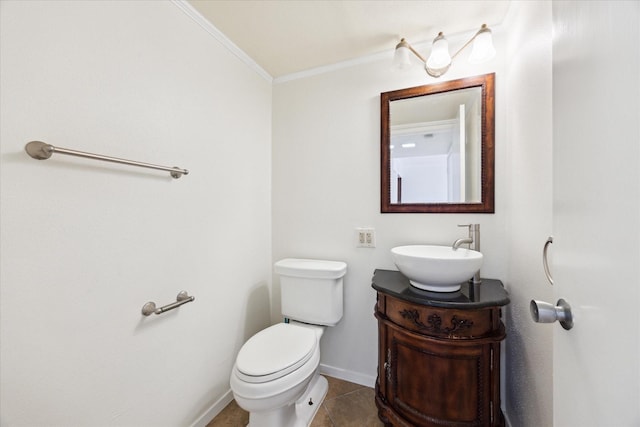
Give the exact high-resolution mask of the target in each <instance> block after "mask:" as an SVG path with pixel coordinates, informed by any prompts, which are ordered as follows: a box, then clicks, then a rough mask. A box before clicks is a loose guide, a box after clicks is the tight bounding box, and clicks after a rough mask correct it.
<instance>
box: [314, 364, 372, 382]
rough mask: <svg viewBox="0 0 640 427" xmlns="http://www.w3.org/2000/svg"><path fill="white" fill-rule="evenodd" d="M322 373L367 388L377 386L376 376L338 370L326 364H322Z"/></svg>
mask: <svg viewBox="0 0 640 427" xmlns="http://www.w3.org/2000/svg"><path fill="white" fill-rule="evenodd" d="M320 373H321V374H326V375H329V376H330V377H334V378H338V379H340V380H345V381H349V382H352V383H356V384H360V385H363V386H365V387H371V388H373V387H374V386H375V384H376V377H375V375H367V374H363V373H361V372H353V371H347V370H346V369H342V368H336V367H333V366H328V365H324V364H320Z"/></svg>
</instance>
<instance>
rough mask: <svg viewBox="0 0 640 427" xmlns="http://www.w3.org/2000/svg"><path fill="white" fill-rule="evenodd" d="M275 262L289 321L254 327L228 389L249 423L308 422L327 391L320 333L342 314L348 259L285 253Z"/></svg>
mask: <svg viewBox="0 0 640 427" xmlns="http://www.w3.org/2000/svg"><path fill="white" fill-rule="evenodd" d="M274 267H275V272H276V273H278V274H279V275H280V289H281V301H282V315H283V316H284V317H285V319H287V320H288V321H289V322H288V323H279V324H277V325H273V326H270V327H268V328H267V329H264V330H262V331H260V332H258V333H257V334H255V335H254V336H253V337H251V338H249V340H248V341H247V342H246V343H245V344H244V345H243V346H242V348H241V349H240V352H239V353H238V357H237V358H236V363H235V365H234V366H233V371H232V372H231V390H232V391H233V396H234V398H235V400H236V403H237V404H238V405H239V406H240V407H241V408H243V409H244V410H246V411H248V412H249V426H251V427H307V426H309V424H310V423H311V420H312V419H313V416H314V415H315V414H316V411H317V410H318V408H319V407H320V404H321V403H322V400H323V399H324V396H325V395H326V394H327V388H328V384H327V380H326V378H324V377H322V376H320V375H319V374H318V366H319V364H320V338H321V337H322V334H323V332H324V328H325V327H327V326H334V325H336V324H337V323H338V322H339V321H340V319H341V318H342V307H343V304H342V302H343V296H342V280H343V277H344V275H345V273H346V272H347V264H345V263H344V262H339V261H322V260H311V259H293V258H287V259H283V260H281V261H278V262H277V263H275V266H274ZM287 320H285V321H287Z"/></svg>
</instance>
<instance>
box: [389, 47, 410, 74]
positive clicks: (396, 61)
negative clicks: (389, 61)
mask: <svg viewBox="0 0 640 427" xmlns="http://www.w3.org/2000/svg"><path fill="white" fill-rule="evenodd" d="M404 44H406V43H403V42H400V43H398V45H397V46H396V52H395V54H394V55H393V68H397V69H399V70H402V69H405V68H408V67H410V66H411V51H410V50H409V48H408V47H406V46H405V45H404Z"/></svg>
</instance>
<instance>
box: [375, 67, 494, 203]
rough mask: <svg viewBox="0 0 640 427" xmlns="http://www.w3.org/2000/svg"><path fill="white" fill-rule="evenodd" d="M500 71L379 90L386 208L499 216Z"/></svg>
mask: <svg viewBox="0 0 640 427" xmlns="http://www.w3.org/2000/svg"><path fill="white" fill-rule="evenodd" d="M494 79H495V74H485V75H482V76H475V77H468V78H463V79H458V80H452V81H448V82H443V83H436V84H430V85H425V86H418V87H413V88H408V89H400V90H396V91H392V92H384V93H382V94H381V95H380V160H381V162H380V180H381V186H380V200H381V207H380V211H381V212H382V213H493V212H494V210H495V207H494V191H495V188H494V187H495V185H494V176H495V173H494V163H495V148H494V147H495V146H494V144H495V141H494V139H495V135H494V134H495V111H494V110H495V99H494Z"/></svg>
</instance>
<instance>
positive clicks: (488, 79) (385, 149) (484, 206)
mask: <svg viewBox="0 0 640 427" xmlns="http://www.w3.org/2000/svg"><path fill="white" fill-rule="evenodd" d="M494 80H495V73H491V74H485V75H481V76H475V77H467V78H463V79H458V80H451V81H448V82H443V83H435V84H430V85H424V86H417V87H412V88H408V89H400V90H394V91H391V92H383V93H381V94H380V201H381V205H380V212H382V213H494V212H495V201H494V197H495V170H494V167H495V96H494ZM473 87H479V88H481V90H482V95H481V96H482V124H481V126H482V141H481V165H480V168H481V180H482V184H481V191H482V195H481V200H480V202H479V203H391V176H390V175H391V155H390V150H389V146H390V140H391V131H390V127H389V126H390V123H389V110H390V102H391V101H397V100H400V99H408V98H415V97H418V96H425V95H433V94H436V93H445V92H450V91H454V90H459V89H468V88H473Z"/></svg>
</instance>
